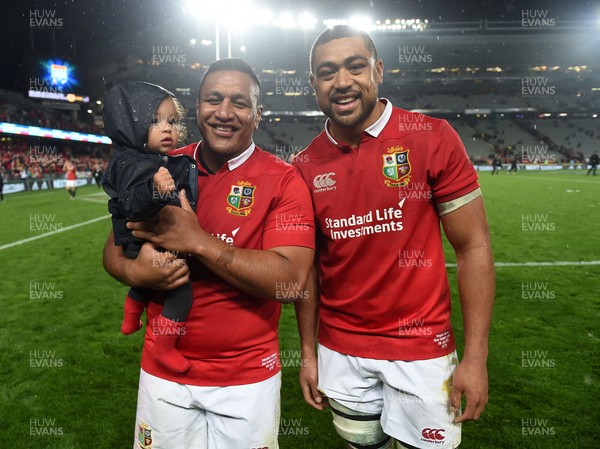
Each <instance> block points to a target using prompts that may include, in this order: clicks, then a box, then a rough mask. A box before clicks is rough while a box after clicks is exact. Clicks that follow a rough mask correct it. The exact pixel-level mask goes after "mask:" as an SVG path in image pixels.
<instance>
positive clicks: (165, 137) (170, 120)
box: [146, 98, 179, 154]
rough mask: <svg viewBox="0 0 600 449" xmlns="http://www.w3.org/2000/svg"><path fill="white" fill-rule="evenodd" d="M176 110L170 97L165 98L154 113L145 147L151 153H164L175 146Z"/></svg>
mask: <svg viewBox="0 0 600 449" xmlns="http://www.w3.org/2000/svg"><path fill="white" fill-rule="evenodd" d="M177 125H178V123H177V110H176V109H175V103H173V100H171V99H170V98H165V99H164V100H163V101H162V102H161V103H160V105H158V108H157V109H156V113H155V114H154V119H153V120H152V124H151V125H150V128H149V129H148V142H147V143H146V147H147V148H148V150H150V151H152V152H153V153H161V154H165V153H168V152H169V151H171V150H172V149H173V148H175V147H176V145H177V141H178V140H179V131H178V128H177Z"/></svg>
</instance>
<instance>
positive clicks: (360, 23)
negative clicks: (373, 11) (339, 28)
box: [348, 16, 387, 31]
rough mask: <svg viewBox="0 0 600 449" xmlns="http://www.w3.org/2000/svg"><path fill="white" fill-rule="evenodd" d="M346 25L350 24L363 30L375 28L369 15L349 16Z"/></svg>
mask: <svg viewBox="0 0 600 449" xmlns="http://www.w3.org/2000/svg"><path fill="white" fill-rule="evenodd" d="M386 22H387V20H386ZM348 25H350V26H352V27H354V28H358V29H359V30H363V31H371V30H373V29H374V28H375V25H374V24H373V20H371V18H370V17H365V16H354V17H351V18H350V20H348Z"/></svg>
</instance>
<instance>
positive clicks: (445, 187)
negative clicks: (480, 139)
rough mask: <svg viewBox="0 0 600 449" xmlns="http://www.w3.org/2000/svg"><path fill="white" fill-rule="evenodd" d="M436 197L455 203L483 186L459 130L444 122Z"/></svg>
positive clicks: (437, 200) (435, 180)
mask: <svg viewBox="0 0 600 449" xmlns="http://www.w3.org/2000/svg"><path fill="white" fill-rule="evenodd" d="M434 154H435V157H434V158H433V160H432V164H433V166H434V170H433V175H434V178H433V179H432V191H433V199H434V201H435V203H436V204H437V205H438V209H440V208H439V205H441V204H443V203H447V202H451V201H453V200H456V199H457V198H461V197H463V196H465V195H467V194H469V193H471V192H474V191H476V190H477V189H479V182H478V180H477V172H476V171H475V169H474V168H473V164H472V163H471V161H470V160H469V156H468V155H467V151H466V150H465V147H464V145H463V143H462V142H461V140H460V137H459V136H458V133H457V132H456V131H455V130H454V129H453V128H452V127H451V126H450V125H449V124H448V122H447V121H444V122H443V124H442V127H441V130H440V142H439V145H438V148H437V149H436V151H435V152H434Z"/></svg>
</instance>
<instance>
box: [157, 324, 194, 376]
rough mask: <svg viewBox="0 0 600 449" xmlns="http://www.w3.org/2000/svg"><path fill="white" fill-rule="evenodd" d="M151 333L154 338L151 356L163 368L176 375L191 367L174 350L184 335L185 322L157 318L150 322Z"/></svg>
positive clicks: (187, 361)
mask: <svg viewBox="0 0 600 449" xmlns="http://www.w3.org/2000/svg"><path fill="white" fill-rule="evenodd" d="M152 321H153V323H152V332H153V333H154V336H155V338H156V340H155V342H154V349H153V354H154V357H155V358H156V360H157V361H158V362H159V363H160V364H161V365H163V366H165V367H167V368H169V369H170V370H171V371H174V372H176V373H184V372H186V371H187V370H188V369H190V367H191V366H192V365H191V363H190V361H189V360H188V359H186V358H185V357H184V356H182V355H181V354H180V353H179V351H177V350H176V349H175V344H176V343H177V339H178V338H179V336H180V335H185V329H184V325H185V322H180V323H178V322H176V321H172V320H169V319H168V318H165V317H164V316H162V315H161V316H159V317H158V318H155V319H154V320H152Z"/></svg>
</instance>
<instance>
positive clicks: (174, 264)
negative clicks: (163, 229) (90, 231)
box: [104, 231, 190, 290]
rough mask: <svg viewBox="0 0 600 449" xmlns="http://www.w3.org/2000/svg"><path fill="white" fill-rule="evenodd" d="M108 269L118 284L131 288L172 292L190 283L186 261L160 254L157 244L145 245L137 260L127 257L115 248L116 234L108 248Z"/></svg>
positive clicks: (105, 260)
mask: <svg viewBox="0 0 600 449" xmlns="http://www.w3.org/2000/svg"><path fill="white" fill-rule="evenodd" d="M104 268H105V269H106V271H107V273H108V274H110V275H111V276H112V277H114V278H115V279H116V280H118V281H120V282H122V283H123V284H125V285H129V286H130V287H144V288H152V289H155V290H172V289H174V288H176V287H179V286H181V285H183V284H185V283H186V282H188V280H189V276H190V273H189V268H188V266H187V264H186V262H185V260H183V259H178V258H177V257H176V256H175V255H173V254H171V253H169V252H160V251H158V247H157V246H156V245H154V244H153V243H144V244H143V245H142V248H141V249H140V253H139V254H138V256H137V258H135V259H128V258H127V257H125V256H124V255H123V250H122V248H121V247H120V246H115V240H114V236H113V233H112V231H111V232H110V234H109V236H108V239H107V241H106V245H105V246H104Z"/></svg>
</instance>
